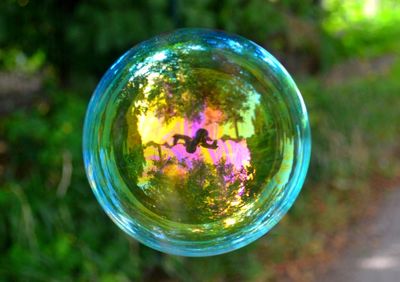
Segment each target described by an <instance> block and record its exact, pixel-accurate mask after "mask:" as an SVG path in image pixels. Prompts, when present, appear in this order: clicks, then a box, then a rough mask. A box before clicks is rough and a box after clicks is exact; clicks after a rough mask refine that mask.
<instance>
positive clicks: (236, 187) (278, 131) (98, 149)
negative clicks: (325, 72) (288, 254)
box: [83, 29, 310, 256]
mask: <svg viewBox="0 0 400 282" xmlns="http://www.w3.org/2000/svg"><path fill="white" fill-rule="evenodd" d="M83 150H84V160H85V167H86V171H87V175H88V178H89V182H90V185H91V187H92V189H93V191H94V193H95V195H96V197H97V199H98V201H99V202H100V204H101V205H102V207H103V208H104V210H105V211H106V212H107V214H108V215H109V216H110V217H111V218H112V219H113V221H114V222H115V223H116V224H117V225H118V226H119V227H120V228H122V229H123V230H124V231H125V232H127V233H128V234H130V235H131V236H133V237H134V238H136V239H137V240H139V241H140V242H142V243H144V244H146V245H147V246H150V247H152V248H155V249H157V250H160V251H163V252H167V253H171V254H178V255H187V256H207V255H215V254H220V253H224V252H228V251H231V250H234V249H237V248H240V247H242V246H244V245H247V244H249V243H250V242H252V241H254V240H256V239H257V238H259V237H261V236H262V235H264V234H265V233H266V232H268V231H269V230H270V229H271V228H272V227H273V226H274V225H275V224H276V223H277V222H278V221H279V220H280V219H281V218H282V216H283V215H284V214H285V213H286V212H287V210H288V209H289V208H290V206H291V205H292V204H293V202H294V200H295V198H296V197H297V195H298V193H299V191H300V189H301V186H302V184H303V181H304V177H305V174H306V171H307V167H308V162H309V158H310V131H309V124H308V118H307V113H306V109H305V106H304V103H303V101H302V98H301V96H300V93H299V91H298V89H297V87H296V85H295V83H294V82H293V80H292V79H291V77H290V76H289V74H288V73H287V72H286V71H285V69H284V68H283V67H282V66H281V65H280V64H279V63H278V62H277V60H276V59H275V58H274V57H273V56H272V55H270V54H269V53H268V52H267V51H265V50H264V49H263V48H261V47H260V46H258V45H256V44H254V43H253V42H251V41H249V40H247V39H245V38H242V37H239V36H235V35H230V34H226V33H223V32H216V31H210V30H203V29H183V30H178V31H176V32H174V33H171V34H167V35H162V36H158V37H155V38H153V39H150V40H148V41H145V42H143V43H141V44H139V45H138V46H136V47H134V48H133V49H131V50H129V51H128V52H127V53H125V54H124V55H123V56H122V57H120V58H119V59H118V60H117V61H116V62H115V63H114V64H113V65H112V66H111V68H110V69H109V70H108V71H107V73H106V74H105V75H104V77H103V78H102V80H101V82H100V83H99V85H98V87H97V89H96V90H95V93H94V94H93V97H92V100H91V101H90V104H89V108H88V111H87V115H86V120H85V128H84V143H83Z"/></svg>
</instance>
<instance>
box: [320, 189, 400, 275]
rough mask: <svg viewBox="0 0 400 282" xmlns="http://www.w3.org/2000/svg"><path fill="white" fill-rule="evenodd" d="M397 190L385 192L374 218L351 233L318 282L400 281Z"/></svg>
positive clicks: (399, 228)
mask: <svg viewBox="0 0 400 282" xmlns="http://www.w3.org/2000/svg"><path fill="white" fill-rule="evenodd" d="M399 203H400V188H398V189H394V190H392V191H389V192H388V193H387V194H386V195H385V198H384V200H383V202H382V205H381V209H380V211H379V212H378V214H377V215H376V216H375V218H374V219H373V220H372V221H371V222H370V223H369V224H368V226H366V227H364V228H362V230H363V231H362V232H357V233H356V234H354V238H352V240H351V242H352V243H351V244H349V245H348V248H347V250H346V251H344V253H343V255H342V256H341V257H340V258H338V259H337V260H336V262H335V263H333V265H332V267H331V269H330V270H329V271H328V272H327V273H326V274H325V275H324V276H323V277H321V278H320V279H318V280H319V281H321V282H336V281H343V282H346V281H351V282H377V281H379V282H398V281H400V204H399Z"/></svg>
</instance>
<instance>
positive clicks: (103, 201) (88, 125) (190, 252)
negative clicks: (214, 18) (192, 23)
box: [82, 28, 311, 257]
mask: <svg viewBox="0 0 400 282" xmlns="http://www.w3.org/2000/svg"><path fill="white" fill-rule="evenodd" d="M189 33H190V34H192V35H197V36H201V35H204V34H208V35H210V36H211V35H215V36H223V37H227V38H229V39H231V40H233V41H238V42H246V43H247V44H250V45H252V46H253V47H254V48H255V49H256V50H257V51H258V52H259V54H257V55H258V56H259V59H262V60H263V61H264V62H265V63H266V64H268V65H269V66H270V67H275V68H277V69H279V71H281V73H282V74H280V75H282V77H283V78H284V79H285V80H286V81H285V83H287V84H288V85H289V86H290V88H292V89H293V90H294V92H295V93H293V95H292V97H289V98H290V100H291V101H292V102H295V103H299V104H300V106H299V107H293V108H294V109H297V110H298V113H297V116H298V117H299V120H300V121H301V124H296V129H297V131H298V132H297V134H298V137H297V135H296V137H297V138H296V141H299V142H301V143H300V144H298V146H297V147H295V148H297V151H296V152H294V154H295V157H296V160H295V161H293V162H294V168H295V169H294V173H293V174H292V176H291V179H290V180H289V182H288V184H287V185H286V187H285V196H284V197H283V198H284V200H281V201H280V205H279V206H278V209H276V210H275V211H274V212H275V213H276V215H274V216H273V220H272V221H271V220H269V219H268V218H267V215H266V214H265V215H264V217H262V218H260V219H259V220H257V221H258V224H257V225H256V226H254V228H253V229H251V230H247V231H248V232H247V233H246V234H244V235H243V234H242V233H241V236H239V237H238V238H236V237H235V236H234V235H235V234H231V235H230V237H231V240H226V237H225V238H222V239H223V240H222V239H221V240H219V241H218V240H212V242H211V243H213V244H210V241H182V240H171V239H170V240H168V238H167V240H166V241H164V242H163V241H162V240H160V239H159V238H156V237H154V234H151V232H150V231H148V230H143V228H142V226H140V224H137V223H136V224H135V222H134V221H132V220H131V219H130V218H127V217H126V216H125V215H124V214H123V213H122V212H121V211H120V210H119V209H118V207H116V206H115V204H114V203H113V201H112V199H109V198H108V197H107V195H105V194H104V193H103V191H102V189H100V187H102V186H103V185H104V183H106V185H109V184H110V183H107V181H106V179H104V175H99V174H100V172H99V173H96V172H94V171H93V169H94V167H96V163H95V162H94V158H95V156H94V154H95V153H96V152H92V151H91V148H92V142H93V137H94V136H95V133H96V132H95V124H94V123H93V122H92V121H94V120H96V119H95V117H96V108H97V106H98V105H99V104H100V101H101V98H104V97H102V94H103V93H105V92H106V89H107V87H108V86H110V83H109V82H110V81H111V79H115V77H114V76H115V75H120V74H121V73H118V72H120V71H121V67H122V66H124V63H125V62H126V60H129V58H130V57H131V56H132V55H133V54H134V53H135V52H136V51H137V50H140V49H141V48H142V47H145V46H146V45H148V44H152V43H156V42H158V41H160V40H163V39H164V38H165V37H167V36H179V35H180V34H189ZM296 98H297V101H295V99H296ZM293 108H290V109H291V110H290V113H291V118H292V120H293V119H294V117H293V113H292V110H293ZM98 114H99V113H97V115H98ZM82 147H83V159H84V166H85V171H86V174H87V177H88V179H89V184H90V186H91V188H92V191H93V193H94V194H95V197H96V198H97V200H98V202H99V203H100V205H101V206H102V208H103V209H104V211H105V212H106V214H107V215H108V216H109V217H110V218H111V219H112V221H113V222H115V223H116V225H117V226H118V227H120V228H121V229H122V230H123V231H125V232H126V233H127V234H129V235H130V236H132V237H133V238H135V239H136V240H138V241H139V242H141V243H143V244H144V245H146V246H148V247H150V248H153V249H156V250H158V251H161V252H165V253H169V254H173V255H181V256H191V257H202V256H212V255H218V254H222V253H227V252H230V251H233V250H236V249H239V248H241V247H244V246H246V245H248V244H250V243H252V242H254V241H255V240H257V239H259V238H260V237H262V236H264V235H265V234H266V233H268V232H269V231H270V230H271V229H272V228H273V227H274V226H275V225H276V224H277V223H278V222H279V221H280V220H281V219H282V217H283V216H284V215H285V214H286V213H287V211H288V210H289V209H290V207H291V206H292V205H293V203H294V201H295V199H296V198H297V196H298V194H299V193H300V191H301V188H302V186H303V184H304V180H305V177H306V174H307V170H308V166H309V162H310V156H311V130H310V125H309V120H308V114H307V110H306V106H305V103H304V101H303V98H302V96H301V94H300V91H299V89H298V88H297V86H296V84H295V82H294V81H293V79H292V77H291V76H290V75H289V73H288V72H287V71H286V69H285V68H284V67H283V66H282V65H281V64H280V63H279V61H278V60H277V59H275V58H274V57H273V56H272V55H271V54H270V53H269V52H268V51H266V50H265V49H264V48H263V47H261V46H259V45H257V44H256V43H254V42H252V41H251V40H248V39H246V38H244V37H241V36H238V35H234V34H229V33H226V32H223V31H216V30H210V29H197V28H196V29H193V28H189V29H187V28H186V29H178V30H176V31H174V32H171V33H167V34H162V35H158V36H155V37H153V38H151V39H149V40H146V41H144V42H141V43H139V44H138V45H136V46H134V47H133V48H131V49H130V50H128V51H127V52H126V53H125V54H123V55H122V56H121V57H120V58H119V59H117V60H116V61H115V62H114V64H113V65H112V66H111V67H110V68H109V69H108V70H107V72H106V73H105V74H104V76H103V77H102V78H101V80H100V82H99V84H98V85H97V87H96V89H95V91H94V93H93V95H92V97H91V99H90V102H89V105H88V109H87V112H86V116H85V121H84V128H83V146H82Z"/></svg>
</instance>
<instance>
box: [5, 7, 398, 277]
mask: <svg viewBox="0 0 400 282" xmlns="http://www.w3.org/2000/svg"><path fill="white" fill-rule="evenodd" d="M356 2H357V3H358V4H357V5H353V6H352V5H349V4H346V5H347V6H346V5H344V6H342V5H341V4H339V3H342V1H333V0H330V1H328V0H327V1H313V0H301V1H295V0H281V1H279V0H275V1H272V0H271V1H263V0H249V1H242V0H221V1H211V0H191V1H183V0H171V1H163V0H156V1H144V0H139V1H127V0H123V1H112V0H101V1H90V0H88V1H83V0H72V1H54V0H43V1H40V2H37V1H32V0H31V1H30V0H3V1H1V2H0V72H11V73H25V74H30V75H36V74H40V75H41V76H43V77H44V78H45V79H44V83H43V87H42V89H41V91H40V93H38V94H36V96H35V97H36V98H35V99H34V100H33V102H32V103H30V105H29V106H27V107H23V108H20V109H18V110H17V111H13V112H11V113H7V115H4V116H3V117H1V118H0V251H1V256H0V281H253V280H257V281H269V280H271V279H272V280H273V279H274V277H276V273H277V268H276V266H277V265H279V264H284V263H285V262H288V261H291V260H293V259H296V258H302V257H304V256H311V255H315V254H318V253H319V252H322V251H323V250H324V248H326V244H327V242H328V239H329V237H331V236H332V235H333V234H335V233H336V232H337V231H338V230H339V229H341V228H343V227H345V226H346V225H347V224H349V222H350V221H351V220H352V218H353V217H354V216H357V215H358V214H359V213H360V210H361V207H363V205H365V204H366V203H367V202H368V201H369V199H370V198H369V197H370V195H371V188H370V187H369V186H368V185H367V184H366V183H367V180H368V178H369V177H370V175H372V174H374V173H384V174H387V175H391V174H393V173H395V172H396V169H398V167H399V166H398V163H396V159H395V158H396V152H397V154H398V144H397V143H398V142H396V140H398V138H399V135H400V132H399V128H398V127H396V122H395V121H397V120H399V119H400V113H399V111H398V109H399V108H400V98H399V90H400V81H399V80H398V76H399V75H400V63H399V61H398V59H397V57H398V50H399V49H398V47H399V44H400V40H399V39H398V38H400V37H399V34H400V28H399V27H398V26H399V25H398V22H399V21H400V18H399V16H398V15H399V4H398V3H397V2H396V1H391V0H386V1H384V0H381V1H377V0H376V1H356ZM372 2H374V3H378V6H377V7H376V8H375V11H372V12H371V9H372V8H366V7H367V6H368V5H372V4H368V3H372ZM368 9H369V10H368ZM372 10H373V9H372ZM365 11H367V12H365ZM190 26H197V27H210V28H218V29H224V30H227V31H230V32H235V33H239V34H241V35H244V36H246V37H248V38H250V39H253V40H255V41H256V42H258V43H259V44H261V45H263V46H265V47H266V48H267V49H268V50H270V51H271V52H272V53H273V54H275V55H276V56H278V57H279V58H280V59H281V60H282V61H283V63H284V64H285V65H287V66H288V67H289V70H291V71H293V72H294V73H295V74H296V75H295V77H298V78H299V79H298V81H299V86H300V88H301V90H302V93H303V94H304V97H305V100H306V104H307V105H308V108H309V111H310V118H311V124H312V129H313V146H314V147H313V158H312V163H311V169H310V173H309V180H308V182H307V185H306V187H305V188H304V191H303V193H302V195H301V196H300V198H299V200H298V201H297V202H296V204H295V206H294V207H293V209H292V210H291V212H290V213H289V215H288V216H286V217H285V219H284V220H283V221H282V222H281V223H280V224H279V225H278V227H277V228H275V229H274V230H273V231H272V232H271V233H270V234H269V235H268V236H266V237H265V238H263V239H261V240H259V241H258V242H256V243H254V244H252V245H250V246H248V247H246V248H244V249H241V250H239V251H236V252H234V253H231V254H226V255H222V256H217V257H212V258H197V259H189V258H181V257H174V256H167V255H164V254H160V253H158V252H156V251H153V250H150V249H148V248H146V247H144V246H142V245H140V244H139V243H137V242H136V241H135V240H133V239H131V238H128V237H127V236H126V235H125V234H123V233H122V231H120V230H119V229H118V228H117V227H116V226H114V225H113V224H112V222H111V221H110V220H109V219H108V218H107V216H106V215H105V214H104V212H103V211H102V210H101V208H100V206H99V205H98V203H97V201H96V200H95V198H94V197H93V195H92V192H91V190H90V188H89V185H88V183H87V180H86V176H85V174H84V169H83V164H82V157H81V134H82V122H83V117H84V112H85V108H86V105H87V103H88V99H89V97H90V94H91V92H92V90H93V89H94V87H95V84H96V82H97V81H98V80H99V79H100V76H101V74H102V73H103V72H104V71H105V70H106V68H107V67H108V66H109V65H111V63H112V62H113V60H115V59H116V58H117V57H118V56H119V55H120V54H122V53H123V52H124V51H125V50H126V49H128V48H129V47H131V46H132V45H134V44H136V43H138V42H140V41H142V40H145V39H147V38H149V37H150V36H152V35H155V34H158V33H162V32H167V31H170V30H172V29H174V28H177V27H190ZM387 54H390V55H391V56H393V57H389V61H390V64H386V63H385V62H386V61H385V60H383V59H382V60H380V59H379V57H380V56H384V55H387ZM371 57H374V58H378V59H377V60H376V61H374V62H373V63H371V64H367V65H365V64H364V65H363V64H358V65H361V66H364V67H362V68H366V67H365V66H368V68H369V70H368V71H361V75H360V76H354V77H352V76H351V75H350V76H349V77H344V78H343V77H341V76H340V74H341V73H347V72H348V73H351V74H353V73H355V72H357V71H359V69H357V71H353V68H354V66H353V65H346V64H345V65H344V67H343V69H342V70H341V69H340V68H339V69H336V73H339V75H336V76H335V67H334V68H333V69H332V66H335V65H337V64H338V63H340V62H342V61H346V60H348V59H352V58H353V60H356V62H358V61H360V60H368V59H369V58H371ZM392 58H393V59H392ZM381 61H383V62H384V67H381V65H382V64H381ZM356 65H357V63H356ZM386 65H387V66H386ZM323 73H324V75H323ZM310 74H313V76H311V75H310ZM315 74H317V76H316V75H315ZM332 77H333V78H332ZM0 93H1V89H0ZM6 94H7V93H6ZM2 95H3V94H2ZM4 95H5V94H4ZM9 99H18V96H16V94H15V95H14V96H10V98H9Z"/></svg>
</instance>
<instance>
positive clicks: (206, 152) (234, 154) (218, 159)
mask: <svg viewBox="0 0 400 282" xmlns="http://www.w3.org/2000/svg"><path fill="white" fill-rule="evenodd" d="M221 119H222V114H221V113H220V112H218V111H217V110H212V109H210V108H206V109H205V111H204V112H202V113H201V114H200V117H199V119H198V120H195V121H188V120H183V119H180V120H178V121H176V122H175V124H174V125H173V127H172V129H171V130H169V132H168V133H167V134H165V135H164V136H162V137H161V140H162V144H160V145H159V147H158V152H157V149H156V148H154V149H155V150H151V151H147V156H146V158H147V159H151V160H153V161H162V160H163V161H165V160H168V159H176V160H177V161H178V163H181V164H182V163H183V164H184V166H182V165H177V164H176V163H175V164H174V165H172V166H171V167H170V168H169V169H174V170H176V171H175V174H177V173H178V174H183V173H184V171H188V170H190V169H192V168H193V165H194V163H195V162H196V161H198V160H201V161H203V162H205V163H209V164H212V165H215V166H216V167H217V166H218V165H220V164H223V165H224V166H225V167H226V168H229V167H231V169H230V170H229V173H227V175H224V182H225V183H226V184H232V183H234V182H236V181H239V182H240V183H242V185H241V186H240V189H239V190H238V196H239V197H240V196H242V194H243V193H244V190H245V189H244V186H243V185H244V183H245V182H246V180H247V179H248V177H249V175H248V171H247V170H246V168H247V167H248V166H249V165H250V152H249V149H248V147H247V142H246V139H235V138H232V139H230V138H226V137H224V138H223V139H221V138H218V137H220V136H221V135H222V133H223V132H224V129H226V128H224V127H229V126H230V125H229V124H228V125H227V124H226V123H225V125H222V126H221V124H223V123H222V122H221ZM159 122H160V124H162V121H161V120H160V121H159ZM199 129H205V130H207V132H208V136H209V137H210V138H211V139H212V140H217V145H218V147H217V148H216V149H207V148H204V147H202V146H200V145H199V146H197V148H196V151H195V152H194V153H188V152H187V148H186V147H185V145H184V144H181V143H178V144H176V145H173V136H174V135H175V134H180V135H185V136H188V137H190V138H194V136H195V135H196V132H197V131H198V130H199ZM155 134H156V133H155ZM159 137H160V136H159ZM158 140H160V139H158ZM150 152H151V153H150ZM160 153H161V154H160ZM167 166H169V165H168V164H167V163H166V164H165V166H162V167H163V170H166V169H167ZM147 169H148V171H149V170H152V169H154V166H153V165H150V166H149V167H148V168H147ZM169 169H167V170H169ZM178 171H179V172H178Z"/></svg>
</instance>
